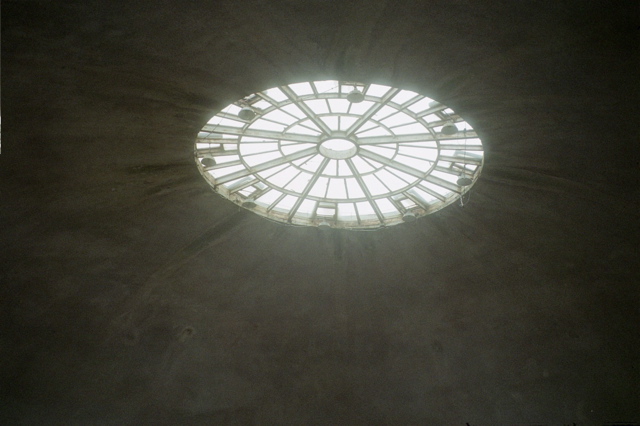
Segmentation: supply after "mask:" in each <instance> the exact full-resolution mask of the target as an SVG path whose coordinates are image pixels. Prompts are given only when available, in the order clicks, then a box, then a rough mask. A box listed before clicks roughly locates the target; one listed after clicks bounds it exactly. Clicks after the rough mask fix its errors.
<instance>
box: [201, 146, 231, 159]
mask: <svg viewBox="0 0 640 426" xmlns="http://www.w3.org/2000/svg"><path fill="white" fill-rule="evenodd" d="M196 152H197V153H198V155H204V154H216V157H221V156H227V155H238V154H239V153H240V151H238V150H237V149H230V150H228V151H225V150H224V148H223V147H221V146H220V147H218V148H200V149H196Z"/></svg>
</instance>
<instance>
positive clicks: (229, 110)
mask: <svg viewBox="0 0 640 426" xmlns="http://www.w3.org/2000/svg"><path fill="white" fill-rule="evenodd" d="M222 112H226V113H227V114H233V115H238V113H239V112H240V107H239V106H236V105H234V104H231V105H229V106H228V107H226V108H225V109H223V110H222Z"/></svg>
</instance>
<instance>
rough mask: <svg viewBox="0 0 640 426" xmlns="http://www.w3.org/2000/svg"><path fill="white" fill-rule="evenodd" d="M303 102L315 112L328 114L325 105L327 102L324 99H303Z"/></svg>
mask: <svg viewBox="0 0 640 426" xmlns="http://www.w3.org/2000/svg"><path fill="white" fill-rule="evenodd" d="M304 103H305V104H306V105H307V106H308V107H309V108H311V111H313V112H314V113H316V114H328V113H329V107H328V106H327V102H326V101H325V100H324V99H314V100H310V101H304Z"/></svg>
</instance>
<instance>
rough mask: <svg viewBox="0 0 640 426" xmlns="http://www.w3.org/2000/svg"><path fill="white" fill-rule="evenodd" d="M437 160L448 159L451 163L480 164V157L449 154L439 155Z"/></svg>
mask: <svg viewBox="0 0 640 426" xmlns="http://www.w3.org/2000/svg"><path fill="white" fill-rule="evenodd" d="M438 160H443V161H449V162H451V163H466V164H475V165H477V166H479V165H480V164H482V159H481V158H480V159H478V158H471V157H451V156H449V155H439V156H438Z"/></svg>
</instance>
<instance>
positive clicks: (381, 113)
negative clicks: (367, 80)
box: [373, 105, 398, 121]
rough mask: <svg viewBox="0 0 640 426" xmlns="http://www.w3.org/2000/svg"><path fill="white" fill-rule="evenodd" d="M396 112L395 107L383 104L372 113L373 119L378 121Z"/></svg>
mask: <svg viewBox="0 0 640 426" xmlns="http://www.w3.org/2000/svg"><path fill="white" fill-rule="evenodd" d="M396 112H398V110H397V109H395V108H393V107H390V106H389V105H385V106H383V107H382V108H380V109H379V110H378V111H377V112H376V113H375V114H374V115H373V119H374V120H376V121H380V120H382V119H384V118H386V117H388V116H390V115H391V114H395V113H396Z"/></svg>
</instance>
